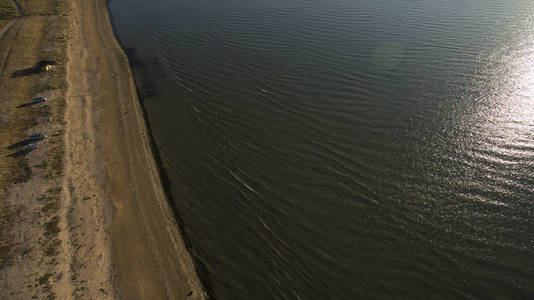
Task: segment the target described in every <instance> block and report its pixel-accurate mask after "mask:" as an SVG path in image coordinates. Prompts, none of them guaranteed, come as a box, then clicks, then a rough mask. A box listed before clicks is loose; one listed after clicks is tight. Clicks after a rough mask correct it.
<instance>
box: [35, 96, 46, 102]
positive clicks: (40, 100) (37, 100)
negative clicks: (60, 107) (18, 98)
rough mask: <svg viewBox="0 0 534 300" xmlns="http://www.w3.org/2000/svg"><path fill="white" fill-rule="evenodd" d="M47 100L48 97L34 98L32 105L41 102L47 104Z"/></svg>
mask: <svg viewBox="0 0 534 300" xmlns="http://www.w3.org/2000/svg"><path fill="white" fill-rule="evenodd" d="M46 100H47V98H46V97H36V98H33V99H32V101H31V103H40V102H45V101H46Z"/></svg>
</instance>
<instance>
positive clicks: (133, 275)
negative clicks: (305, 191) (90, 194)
mask: <svg viewBox="0 0 534 300" xmlns="http://www.w3.org/2000/svg"><path fill="white" fill-rule="evenodd" d="M72 14H73V18H72V19H73V22H72V24H71V25H72V29H71V30H72V38H71V39H70V43H69V50H68V52H69V66H68V68H67V78H68V82H69V90H68V92H67V99H68V107H67V114H66V121H67V133H66V145H67V162H66V179H65V183H64V185H65V189H66V190H73V191H83V190H84V189H88V190H89V191H90V190H94V191H96V192H95V194H96V196H95V197H94V198H95V199H99V198H101V199H102V201H101V203H100V204H98V203H95V205H100V209H101V211H102V212H103V213H102V214H97V213H96V214H95V213H93V215H95V216H96V218H94V216H93V218H94V219H95V220H94V223H95V222H96V223H98V222H103V223H105V224H108V225H109V226H100V225H98V224H96V223H95V224H96V225H95V224H89V225H87V226H86V227H87V228H88V229H89V230H90V229H91V228H95V231H99V228H100V227H102V230H104V231H108V232H107V233H106V234H104V235H98V234H95V239H99V238H101V239H102V243H103V244H106V243H108V244H109V246H110V248H111V253H110V261H111V268H110V270H109V272H107V271H105V270H104V271H102V274H111V275H109V276H110V277H111V278H110V280H111V281H112V282H113V285H114V286H115V287H116V290H117V294H116V296H119V297H120V298H125V299H164V298H170V299H203V298H205V293H204V291H203V288H202V285H201V283H200V281H199V279H198V276H197V273H196V271H195V268H194V264H193V261H192V259H191V256H190V255H189V253H188V251H187V250H186V248H185V246H184V242H183V239H182V237H181V235H180V231H179V228H178V226H177V223H176V220H175V218H174V216H173V213H172V211H171V209H170V208H169V204H168V202H167V199H166V197H165V193H164V190H163V188H162V184H161V180H160V176H159V173H158V169H157V166H156V164H155V160H154V156H153V152H152V149H151V144H150V136H149V133H148V131H147V127H146V124H145V120H144V116H143V112H142V108H141V106H140V103H139V100H138V97H137V93H136V89H135V84H134V80H133V76H132V72H131V70H130V67H129V64H128V59H127V57H126V55H125V53H124V52H123V50H122V49H121V47H120V46H119V44H118V42H117V40H116V39H115V36H114V33H113V29H112V26H111V22H110V18H109V13H108V10H107V5H106V0H96V1H82V0H77V1H74V2H73V11H72ZM84 170H89V171H87V172H85V171H84ZM80 178H81V179H80ZM80 195H83V192H80ZM99 195H100V196H101V197H100V196H99ZM69 197H70V200H69V199H67V201H66V202H67V204H69V203H70V204H69V205H67V207H69V209H70V210H76V209H77V208H78V209H79V210H80V211H82V210H83V206H84V205H85V204H83V203H82V202H80V201H78V202H76V201H75V200H76V199H79V197H75V195H70V196H69V195H67V198H69ZM88 201H91V200H90V199H89V200H88ZM77 203H78V204H77ZM75 215H77V214H75ZM82 217H83V216H82ZM89 217H90V216H89ZM66 219H67V220H66V222H67V223H68V221H69V216H68V213H67V216H66ZM99 226H100V227H99ZM87 233H89V232H87ZM71 236H72V234H71ZM106 236H108V237H109V241H108V239H107V238H106ZM65 239H69V238H68V237H66V238H65ZM97 246H98V245H97ZM104 248H105V247H104ZM97 250H98V249H97ZM97 250H90V249H88V250H87V251H88V252H90V251H96V252H97V253H98V251H97ZM102 253H104V254H103V255H104V260H105V251H102ZM78 255H80V258H82V257H81V256H82V254H79V253H78ZM98 257H101V255H99V256H98ZM74 261H76V260H74ZM99 264H100V262H99V261H98V260H97V261H95V265H96V266H97V271H98V266H99ZM104 264H105V263H104ZM104 269H105V268H104Z"/></svg>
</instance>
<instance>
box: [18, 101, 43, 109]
mask: <svg viewBox="0 0 534 300" xmlns="http://www.w3.org/2000/svg"><path fill="white" fill-rule="evenodd" d="M39 103H41V102H26V103H22V104H21V105H17V108H21V107H25V106H32V105H35V104H39Z"/></svg>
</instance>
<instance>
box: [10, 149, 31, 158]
mask: <svg viewBox="0 0 534 300" xmlns="http://www.w3.org/2000/svg"><path fill="white" fill-rule="evenodd" d="M33 150H35V149H22V150H19V151H17V152H15V153H11V154H9V155H7V157H19V156H23V155H26V154H28V153H30V152H32V151H33Z"/></svg>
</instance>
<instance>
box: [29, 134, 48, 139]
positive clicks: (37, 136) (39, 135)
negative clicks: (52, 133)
mask: <svg viewBox="0 0 534 300" xmlns="http://www.w3.org/2000/svg"><path fill="white" fill-rule="evenodd" d="M46 137H47V135H46V134H44V133H32V134H30V135H29V136H28V139H29V140H31V141H40V140H43V139H45V138H46Z"/></svg>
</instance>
